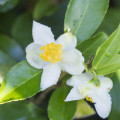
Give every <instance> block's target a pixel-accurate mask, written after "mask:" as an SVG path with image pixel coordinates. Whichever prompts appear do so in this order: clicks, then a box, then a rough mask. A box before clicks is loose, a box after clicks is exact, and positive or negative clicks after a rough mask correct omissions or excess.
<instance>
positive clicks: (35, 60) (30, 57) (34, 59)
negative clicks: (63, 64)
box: [26, 43, 47, 69]
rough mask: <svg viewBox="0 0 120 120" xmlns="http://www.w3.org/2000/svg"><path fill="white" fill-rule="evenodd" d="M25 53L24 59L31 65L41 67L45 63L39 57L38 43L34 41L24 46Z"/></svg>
mask: <svg viewBox="0 0 120 120" xmlns="http://www.w3.org/2000/svg"><path fill="white" fill-rule="evenodd" d="M26 53H27V54H26V59H27V61H28V63H29V64H30V65H31V66H33V67H35V68H37V69H42V68H43V67H44V66H45V65H46V64H47V62H44V61H43V60H42V58H41V57H40V53H41V51H40V45H38V44H35V43H31V44H29V45H28V46H27V47H26Z"/></svg>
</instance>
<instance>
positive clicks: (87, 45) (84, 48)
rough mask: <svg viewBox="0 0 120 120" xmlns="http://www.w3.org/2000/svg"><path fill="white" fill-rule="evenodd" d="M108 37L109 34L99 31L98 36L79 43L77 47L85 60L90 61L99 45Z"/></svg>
mask: <svg viewBox="0 0 120 120" xmlns="http://www.w3.org/2000/svg"><path fill="white" fill-rule="evenodd" d="M106 39H107V35H106V34H105V33H99V34H97V35H96V36H94V37H91V38H89V39H87V40H85V41H82V42H81V43H79V44H78V45H77V49H78V50H80V51H81V52H82V55H83V56H84V58H85V61H88V59H90V57H91V56H92V55H95V53H96V51H97V49H98V47H99V46H100V45H101V44H102V43H103V42H105V40H106Z"/></svg>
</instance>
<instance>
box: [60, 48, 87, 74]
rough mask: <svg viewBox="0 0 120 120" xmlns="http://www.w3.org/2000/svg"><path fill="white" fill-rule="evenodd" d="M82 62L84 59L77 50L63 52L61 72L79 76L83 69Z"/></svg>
mask: <svg viewBox="0 0 120 120" xmlns="http://www.w3.org/2000/svg"><path fill="white" fill-rule="evenodd" d="M83 62H84V58H83V56H82V54H81V52H80V51H78V50H77V49H72V50H66V51H64V52H63V56H62V60H61V62H60V65H61V68H62V70H63V71H66V72H68V73H69V74H72V75H79V74H81V73H82V72H83V71H84V69H85V67H84V65H83Z"/></svg>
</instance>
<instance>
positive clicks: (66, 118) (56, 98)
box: [48, 86, 76, 120]
mask: <svg viewBox="0 0 120 120" xmlns="http://www.w3.org/2000/svg"><path fill="white" fill-rule="evenodd" d="M69 91H70V89H69V88H68V87H67V86H63V87H61V88H58V89H57V90H56V91H55V92H54V93H53V94H52V96H51V98H50V101H49V106H48V116H49V119H50V120H72V118H73V117H74V114H75V111H76V101H72V102H64V100H65V98H66V97H67V95H68V93H69Z"/></svg>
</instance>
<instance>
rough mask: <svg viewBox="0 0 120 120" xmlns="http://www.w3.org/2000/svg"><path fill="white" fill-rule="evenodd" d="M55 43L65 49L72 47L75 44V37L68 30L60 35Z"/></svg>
mask: <svg viewBox="0 0 120 120" xmlns="http://www.w3.org/2000/svg"><path fill="white" fill-rule="evenodd" d="M56 43H58V44H62V45H63V50H65V49H73V48H75V47H76V45H77V39H76V37H75V36H73V35H72V33H70V32H68V33H65V34H63V35H61V36H60V37H59V38H58V39H57V40H56Z"/></svg>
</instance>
